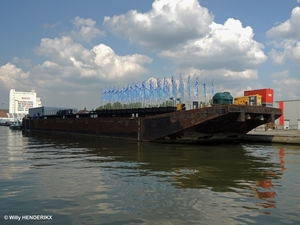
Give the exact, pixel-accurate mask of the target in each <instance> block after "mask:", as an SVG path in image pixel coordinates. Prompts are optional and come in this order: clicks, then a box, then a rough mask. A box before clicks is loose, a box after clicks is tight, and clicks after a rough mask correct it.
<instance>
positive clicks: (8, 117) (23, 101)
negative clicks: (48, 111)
mask: <svg viewBox="0 0 300 225" xmlns="http://www.w3.org/2000/svg"><path fill="white" fill-rule="evenodd" d="M8 104H9V109H8V111H7V110H5V109H1V114H0V123H4V122H9V121H10V122H11V121H15V120H22V118H23V117H24V116H25V115H27V114H28V113H29V109H30V108H33V107H41V106H42V102H41V99H40V98H39V97H37V93H36V92H35V91H34V90H31V91H30V92H24V91H16V90H15V89H10V91H9V100H8Z"/></svg>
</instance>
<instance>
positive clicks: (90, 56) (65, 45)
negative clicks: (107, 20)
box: [34, 36, 152, 85]
mask: <svg viewBox="0 0 300 225" xmlns="http://www.w3.org/2000/svg"><path fill="white" fill-rule="evenodd" d="M35 52H36V53H37V54H39V55H41V56H44V57H48V58H50V60H46V61H45V62H44V63H43V64H41V65H37V66H35V67H34V74H39V77H38V78H37V79H36V81H37V82H38V84H39V85H46V84H47V85H51V84H53V85H55V83H57V82H64V81H65V82H66V81H67V83H68V84H73V85H75V84H76V83H79V84H80V85H84V83H86V84H91V83H94V82H98V83H99V82H113V81H115V82H116V81H117V82H120V81H122V80H124V79H125V78H126V79H129V80H130V79H132V80H133V79H136V76H140V75H142V74H145V73H147V72H148V70H147V69H146V68H144V67H143V65H144V64H146V63H151V62H152V59H151V58H150V57H148V56H145V55H140V54H133V55H125V56H119V55H117V54H115V52H114V51H113V50H112V49H111V48H110V47H109V46H106V45H104V44H99V45H96V46H94V47H93V48H92V49H87V48H85V47H83V46H82V45H81V44H79V43H76V42H74V41H73V39H72V38H71V37H68V36H63V37H61V38H54V39H49V38H44V39H42V41H41V44H40V46H39V47H38V48H37V49H36V50H35ZM82 79H85V80H82Z"/></svg>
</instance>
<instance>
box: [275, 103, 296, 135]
mask: <svg viewBox="0 0 300 225" xmlns="http://www.w3.org/2000/svg"><path fill="white" fill-rule="evenodd" d="M275 107H277V108H280V109H282V116H281V117H280V118H279V119H278V120H276V127H277V128H278V129H285V130H300V100H286V101H276V102H275Z"/></svg>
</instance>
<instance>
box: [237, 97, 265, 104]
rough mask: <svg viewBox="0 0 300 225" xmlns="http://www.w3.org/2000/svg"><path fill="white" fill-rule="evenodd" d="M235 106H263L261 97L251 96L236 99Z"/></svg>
mask: <svg viewBox="0 0 300 225" xmlns="http://www.w3.org/2000/svg"><path fill="white" fill-rule="evenodd" d="M234 104H235V105H262V96H261V95H249V96H242V97H236V98H234Z"/></svg>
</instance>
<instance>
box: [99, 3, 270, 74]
mask: <svg viewBox="0 0 300 225" xmlns="http://www.w3.org/2000/svg"><path fill="white" fill-rule="evenodd" d="M213 20H214V16H213V15H212V14H211V13H210V12H209V11H208V9H206V8H204V7H202V6H201V5H200V4H199V2H198V1H197V0H172V1H171V0H156V1H154V2H153V4H152V9H151V10H150V11H148V12H146V13H139V12H137V11H134V10H131V11H129V12H127V13H126V14H122V15H117V16H113V17H105V19H104V22H103V25H104V26H105V27H106V28H107V29H108V30H109V31H110V32H111V33H112V34H114V35H116V36H118V37H126V38H127V39H129V40H130V41H131V42H133V43H138V44H140V45H142V46H146V47H148V48H150V49H151V50H152V49H155V50H156V51H158V55H159V56H160V57H162V58H167V59H171V60H172V61H173V62H175V63H176V65H177V66H178V67H179V68H180V69H181V70H183V69H184V68H187V67H191V68H193V67H195V68H199V69H201V70H203V69H204V70H216V69H224V70H227V71H232V74H236V75H237V76H238V77H241V76H245V78H248V79H256V76H251V77H249V76H248V75H253V74H255V73H252V72H250V73H249V71H252V70H253V71H256V68H257V66H259V65H260V64H262V63H263V62H265V61H266V60H267V56H266V55H265V54H264V52H263V48H264V46H263V45H262V44H261V43H258V42H256V41H255V40H254V39H253V38H254V33H253V30H252V28H251V27H249V26H247V27H243V26H242V23H241V22H240V21H239V20H234V19H231V18H229V19H228V20H227V21H226V22H225V23H224V24H217V23H215V22H214V21H213Z"/></svg>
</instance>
